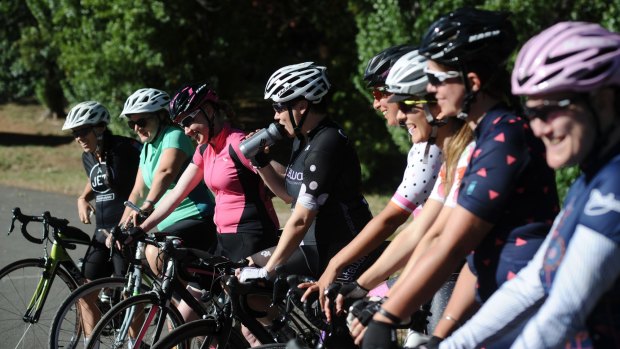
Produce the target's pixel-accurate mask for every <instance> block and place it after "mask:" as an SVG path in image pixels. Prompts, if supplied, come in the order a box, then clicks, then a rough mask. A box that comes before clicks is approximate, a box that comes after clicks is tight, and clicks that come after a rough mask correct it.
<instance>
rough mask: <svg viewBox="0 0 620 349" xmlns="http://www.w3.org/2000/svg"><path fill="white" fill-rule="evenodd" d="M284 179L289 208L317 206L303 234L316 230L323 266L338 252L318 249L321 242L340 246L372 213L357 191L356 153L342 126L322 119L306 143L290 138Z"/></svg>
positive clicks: (358, 167) (359, 179) (358, 165)
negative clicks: (292, 141)
mask: <svg viewBox="0 0 620 349" xmlns="http://www.w3.org/2000/svg"><path fill="white" fill-rule="evenodd" d="M285 179H286V189H287V192H288V194H289V195H291V197H293V198H294V199H293V203H292V207H295V205H303V206H304V207H306V208H307V209H309V210H313V211H318V213H317V216H316V218H315V222H314V224H313V226H312V227H311V228H310V231H309V232H308V233H307V234H312V233H314V235H315V238H316V244H317V246H318V249H319V259H320V262H321V264H322V265H325V262H326V261H327V260H328V259H329V258H331V257H333V255H334V254H335V253H336V252H337V251H334V250H333V249H332V250H331V251H330V252H322V251H324V249H323V248H322V247H321V245H322V246H328V245H332V246H344V245H345V244H347V243H348V242H350V241H351V240H352V239H353V238H354V237H355V236H356V235H357V233H359V232H360V231H361V229H362V228H364V226H365V225H366V223H368V221H370V219H371V218H372V214H371V213H370V209H369V208H368V203H367V202H366V199H365V198H364V196H363V195H362V193H361V169H360V164H359V159H358V157H357V153H356V152H355V150H354V149H353V147H352V145H351V142H350V141H349V138H348V137H347V136H346V134H345V133H344V131H343V130H342V129H341V128H340V127H339V126H338V125H337V124H336V123H334V122H333V121H331V120H329V119H327V118H326V119H324V120H323V121H321V123H320V124H319V125H318V126H317V127H315V128H314V129H313V130H312V131H310V133H309V134H308V143H307V144H302V143H301V142H300V141H299V139H296V140H295V141H294V143H293V152H292V157H291V161H290V163H289V166H288V167H287V169H286V178H285Z"/></svg>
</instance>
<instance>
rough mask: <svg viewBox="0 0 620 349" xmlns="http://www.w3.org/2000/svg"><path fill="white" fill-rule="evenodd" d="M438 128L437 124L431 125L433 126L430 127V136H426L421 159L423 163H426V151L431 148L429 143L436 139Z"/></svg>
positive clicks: (431, 143)
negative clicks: (426, 139)
mask: <svg viewBox="0 0 620 349" xmlns="http://www.w3.org/2000/svg"><path fill="white" fill-rule="evenodd" d="M438 129H439V126H436V125H433V127H431V136H430V137H428V141H426V147H425V148H424V158H423V159H422V163H423V164H427V163H428V153H429V152H430V150H431V145H433V144H435V141H436V140H437V130H438Z"/></svg>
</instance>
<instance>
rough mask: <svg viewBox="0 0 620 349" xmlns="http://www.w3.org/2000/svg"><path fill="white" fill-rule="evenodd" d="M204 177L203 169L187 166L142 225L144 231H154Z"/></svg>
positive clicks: (192, 165) (191, 165)
mask: <svg viewBox="0 0 620 349" xmlns="http://www.w3.org/2000/svg"><path fill="white" fill-rule="evenodd" d="M202 177H203V171H202V168H200V167H198V166H196V165H195V164H193V163H191V164H189V165H188V166H187V168H186V169H185V171H184V172H183V174H182V175H181V178H179V181H178V182H177V184H176V185H175V187H174V188H173V189H172V190H171V191H170V192H168V194H167V195H166V196H164V197H163V198H162V199H161V200H160V201H159V203H158V205H157V207H156V208H155V210H154V211H153V212H152V213H151V214H150V215H149V217H148V218H147V219H146V220H145V221H144V222H142V224H140V228H142V229H143V230H144V231H149V230H151V229H153V228H154V227H155V226H156V225H157V224H159V222H161V221H162V220H164V218H166V217H168V215H169V214H170V213H172V212H173V211H174V210H175V209H176V208H177V206H179V204H180V203H181V201H183V199H185V198H186V197H187V196H188V195H189V193H190V192H191V191H192V190H193V189H194V188H195V187H196V186H197V185H198V183H200V181H201V180H202Z"/></svg>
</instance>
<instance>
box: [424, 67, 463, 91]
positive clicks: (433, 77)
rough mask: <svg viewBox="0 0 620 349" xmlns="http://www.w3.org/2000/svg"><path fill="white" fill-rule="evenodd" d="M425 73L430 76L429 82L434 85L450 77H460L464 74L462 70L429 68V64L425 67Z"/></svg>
mask: <svg viewBox="0 0 620 349" xmlns="http://www.w3.org/2000/svg"><path fill="white" fill-rule="evenodd" d="M424 74H426V77H427V78H428V83H429V84H431V85H433V86H438V85H441V84H443V83H444V82H445V81H446V80H448V79H454V78H460V77H461V76H463V73H461V72H460V71H456V70H449V71H436V70H432V69H429V68H428V66H426V67H424Z"/></svg>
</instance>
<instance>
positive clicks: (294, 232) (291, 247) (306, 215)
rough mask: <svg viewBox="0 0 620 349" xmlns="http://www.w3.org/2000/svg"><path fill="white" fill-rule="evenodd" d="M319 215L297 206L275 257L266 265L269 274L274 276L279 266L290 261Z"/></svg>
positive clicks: (287, 224)
mask: <svg viewBox="0 0 620 349" xmlns="http://www.w3.org/2000/svg"><path fill="white" fill-rule="evenodd" d="M317 213H318V212H317V211H312V210H309V209H307V208H306V207H304V206H303V205H296V206H295V210H294V211H293V213H292V214H291V217H290V218H289V219H288V221H286V225H285V226H284V230H283V231H282V236H281V237H280V241H279V242H278V246H277V247H276V249H275V251H273V255H272V256H271V258H269V261H268V262H267V265H265V269H266V270H267V272H268V273H269V274H273V271H274V270H275V268H276V267H277V266H278V265H281V264H284V263H285V262H286V261H287V260H288V258H289V257H290V256H291V254H292V253H293V252H294V251H295V249H296V248H297V247H298V246H299V243H300V242H301V240H303V238H304V235H305V234H306V232H307V231H308V228H310V225H312V222H313V221H314V218H315V217H316V215H317Z"/></svg>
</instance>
